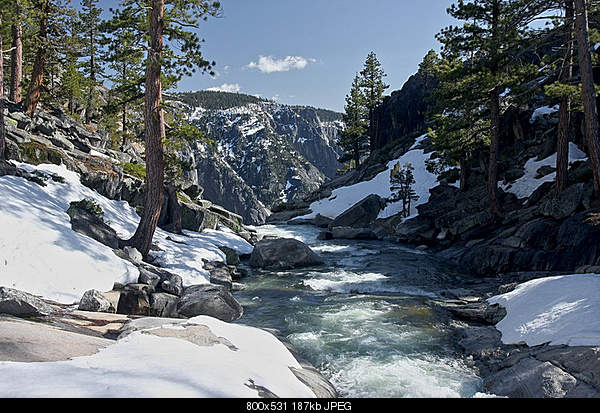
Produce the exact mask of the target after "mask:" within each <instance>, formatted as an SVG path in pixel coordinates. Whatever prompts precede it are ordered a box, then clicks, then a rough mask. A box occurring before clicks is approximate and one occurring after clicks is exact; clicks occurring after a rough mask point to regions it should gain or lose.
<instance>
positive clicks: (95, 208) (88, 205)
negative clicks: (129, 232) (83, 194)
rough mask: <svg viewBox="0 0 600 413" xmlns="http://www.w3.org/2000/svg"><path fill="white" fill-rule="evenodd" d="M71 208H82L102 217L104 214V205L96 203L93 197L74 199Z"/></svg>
mask: <svg viewBox="0 0 600 413" xmlns="http://www.w3.org/2000/svg"><path fill="white" fill-rule="evenodd" d="M71 208H77V209H82V210H84V211H87V212H89V213H90V214H93V215H95V216H97V217H98V218H102V217H103V216H104V211H103V210H102V207H101V206H100V205H98V204H97V203H96V201H94V200H93V199H88V198H86V199H82V200H81V201H73V202H71Z"/></svg>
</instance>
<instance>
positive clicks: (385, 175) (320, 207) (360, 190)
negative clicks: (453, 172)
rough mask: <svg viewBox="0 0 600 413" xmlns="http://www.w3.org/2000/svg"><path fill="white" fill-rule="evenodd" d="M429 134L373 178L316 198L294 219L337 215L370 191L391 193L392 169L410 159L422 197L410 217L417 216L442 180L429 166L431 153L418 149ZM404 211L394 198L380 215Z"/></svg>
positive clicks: (387, 195)
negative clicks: (328, 195) (303, 212)
mask: <svg viewBox="0 0 600 413" xmlns="http://www.w3.org/2000/svg"><path fill="white" fill-rule="evenodd" d="M426 137H427V135H423V136H421V137H419V138H418V139H417V141H416V143H415V144H414V145H413V146H412V147H411V149H410V150H409V151H408V152H406V153H405V154H404V155H402V156H400V157H399V158H397V159H394V160H392V161H390V162H388V164H387V169H386V170H385V171H383V172H381V173H379V174H378V175H377V176H375V177H374V178H373V179H371V180H369V181H363V182H359V183H357V184H354V185H350V186H343V187H341V188H337V189H335V190H334V191H333V192H332V194H331V196H330V197H329V198H327V199H322V200H320V201H316V202H313V203H312V204H311V205H310V209H311V211H312V213H311V214H309V215H304V216H301V217H297V218H294V220H301V219H310V218H315V217H316V216H317V215H318V214H320V215H322V216H325V217H328V218H332V219H334V218H336V217H337V216H338V215H340V214H341V213H343V212H344V211H346V210H347V209H348V208H350V207H352V206H353V205H355V204H356V203H357V202H359V201H361V200H362V199H364V198H365V197H367V196H368V195H371V194H375V195H379V196H380V197H382V198H388V197H389V196H390V195H391V190H390V172H391V171H392V169H393V168H394V166H395V165H396V164H397V163H398V162H400V163H401V164H402V165H406V164H408V163H410V164H411V165H412V166H413V168H414V171H413V174H414V177H415V184H414V185H413V189H414V190H415V192H416V193H417V195H418V197H419V199H418V200H417V201H415V202H413V203H412V205H411V214H410V217H411V218H412V217H415V216H416V215H417V214H418V213H417V210H416V207H417V206H419V205H421V204H424V203H426V202H427V201H429V196H430V193H429V190H430V189H431V188H433V187H435V186H437V185H438V184H439V182H438V180H437V175H435V174H432V173H431V172H429V171H428V170H427V165H426V161H428V160H429V159H430V158H431V156H432V153H425V150H423V149H417V147H418V146H419V145H420V144H421V143H422V142H423V140H425V138H426ZM401 211H402V202H401V201H400V202H395V203H392V204H389V205H388V206H387V207H386V208H385V209H384V210H383V211H381V212H380V214H379V218H389V217H391V216H393V215H396V214H398V213H400V212H401Z"/></svg>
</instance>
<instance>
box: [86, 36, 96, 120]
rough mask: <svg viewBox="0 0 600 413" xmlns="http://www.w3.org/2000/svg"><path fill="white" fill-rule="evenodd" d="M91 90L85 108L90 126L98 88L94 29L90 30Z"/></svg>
mask: <svg viewBox="0 0 600 413" xmlns="http://www.w3.org/2000/svg"><path fill="white" fill-rule="evenodd" d="M89 42H90V89H89V91H88V101H87V106H86V108H85V123H86V124H88V125H89V124H90V121H91V119H92V107H93V102H94V88H95V87H96V56H95V55H96V51H95V48H94V29H93V28H92V29H91V30H90V38H89Z"/></svg>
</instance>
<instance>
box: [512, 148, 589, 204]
mask: <svg viewBox="0 0 600 413" xmlns="http://www.w3.org/2000/svg"><path fill="white" fill-rule="evenodd" d="M585 160H587V155H586V154H585V152H582V151H581V150H580V149H579V148H578V147H577V145H575V144H574V143H572V142H569V164H572V163H573V162H576V161H585ZM542 166H551V167H556V154H554V155H551V156H549V157H547V158H546V159H542V160H541V161H536V158H531V159H530V160H528V161H527V163H526V164H525V175H523V176H522V177H521V178H519V179H517V180H516V181H515V182H513V183H508V184H506V185H504V184H502V185H500V187H501V188H502V189H503V190H504V192H510V193H512V194H515V195H516V196H517V198H529V197H530V196H531V194H533V192H534V191H535V190H536V189H538V188H539V187H540V185H542V184H543V183H544V182H552V181H554V180H555V179H556V172H552V173H551V174H548V175H546V176H543V177H541V178H536V175H537V171H538V169H540V168H541V167H542Z"/></svg>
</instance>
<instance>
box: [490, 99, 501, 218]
mask: <svg viewBox="0 0 600 413" xmlns="http://www.w3.org/2000/svg"><path fill="white" fill-rule="evenodd" d="M490 112H491V121H492V136H491V139H490V162H489V165H488V197H489V200H490V212H491V213H492V215H493V216H495V217H499V218H500V217H502V210H501V209H500V205H499V203H498V152H499V150H500V98H499V93H498V90H497V89H494V90H493V91H492V92H491V94H490Z"/></svg>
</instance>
